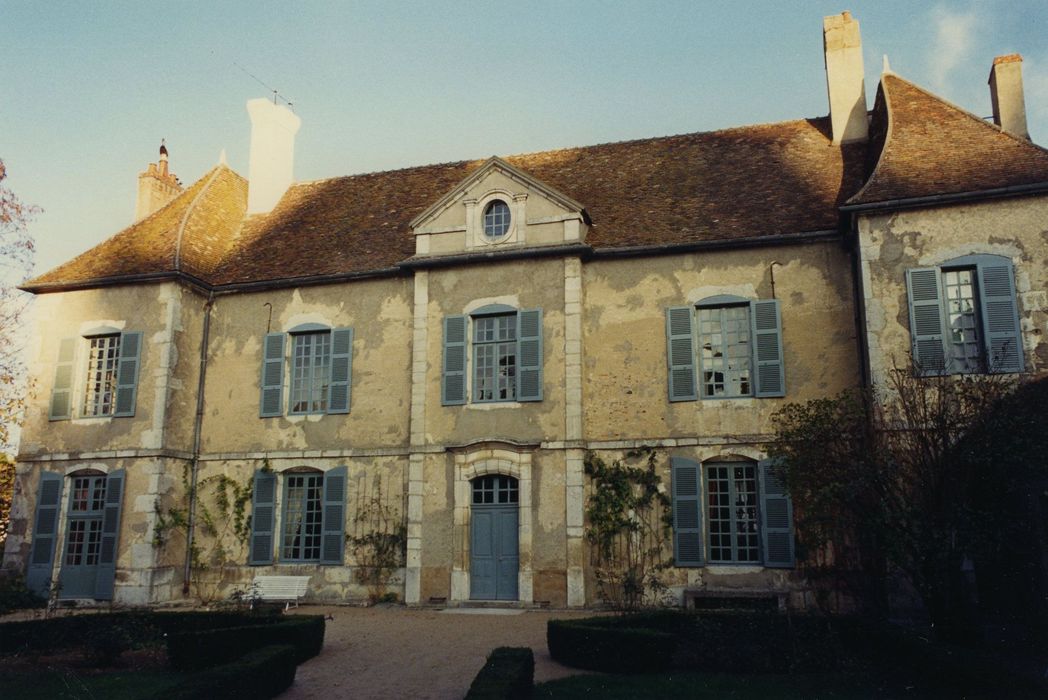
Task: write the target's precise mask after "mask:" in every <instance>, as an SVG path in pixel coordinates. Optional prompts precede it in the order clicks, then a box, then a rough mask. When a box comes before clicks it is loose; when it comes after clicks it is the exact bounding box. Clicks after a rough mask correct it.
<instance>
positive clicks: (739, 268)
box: [582, 242, 859, 442]
mask: <svg viewBox="0 0 1048 700" xmlns="http://www.w3.org/2000/svg"><path fill="white" fill-rule="evenodd" d="M773 264H774V277H775V298H777V299H779V300H780V302H781V304H780V306H781V316H782V336H783V354H784V359H785V376H786V396H785V398H781V399H778V398H773V399H769V398H761V399H756V398H739V399H707V400H703V399H699V400H697V401H682V402H675V403H671V402H670V401H669V400H668V387H667V364H666V362H667V360H666V317H665V312H666V308H667V307H670V306H683V305H687V304H694V303H695V302H697V301H699V300H701V299H703V298H705V297H709V296H714V295H719V294H734V295H737V296H740V297H746V298H751V299H771V298H772V289H771V274H772V273H771V269H772V265H773ZM582 274H583V295H584V302H583V315H582V319H583V320H582V332H583V358H584V359H583V377H584V381H583V386H584V404H583V405H584V414H585V428H584V432H585V437H586V439H587V440H590V441H598V442H600V441H608V440H612V441H617V440H645V439H653V438H658V439H661V438H682V437H694V436H702V437H703V438H704V439H709V440H713V441H719V440H726V439H728V438H729V437H730V438H731V439H734V440H739V439H741V440H745V439H746V437H747V436H751V437H752V436H755V435H763V434H766V433H767V432H768V431H769V429H770V423H769V418H770V416H771V414H772V413H774V412H775V411H776V410H778V409H779V408H781V407H782V406H783V405H784V404H785V403H786V402H793V401H806V400H808V399H813V398H819V397H825V396H831V395H833V394H835V393H837V392H839V391H840V390H842V389H844V388H845V387H849V386H855V385H857V383H858V381H859V374H858V372H859V370H858V361H857V353H858V345H857V342H856V338H855V335H856V326H855V321H854V312H853V304H852V302H851V299H852V291H851V270H850V262H849V259H848V256H847V254H846V252H845V251H844V250H842V249H841V247H840V245H839V244H838V243H835V242H827V243H820V244H808V245H795V246H789V247H780V248H757V249H746V250H730V251H718V252H709V253H702V254H689V255H673V256H669V255H667V256H663V257H655V258H648V259H644V260H636V259H626V260H616V261H600V262H591V263H588V264H586V265H584V266H583V268H582Z"/></svg>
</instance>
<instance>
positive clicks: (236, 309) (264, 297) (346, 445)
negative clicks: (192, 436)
mask: <svg viewBox="0 0 1048 700" xmlns="http://www.w3.org/2000/svg"><path fill="white" fill-rule="evenodd" d="M269 306H272V318H270V309H269ZM212 313H213V316H212V321H211V341H210V343H209V347H210V351H209V356H208V379H207V388H206V391H205V418H204V424H203V444H202V450H203V452H204V453H210V454H214V453H219V454H224V453H243V452H262V451H266V452H287V451H302V450H312V451H317V453H318V455H319V451H320V450H349V449H387V448H403V447H404V446H406V444H407V441H408V418H409V406H410V397H411V372H410V360H411V320H412V317H411V313H412V308H411V281H410V279H406V278H395V279H383V280H372V281H361V282H357V283H354V284H352V285H327V286H316V287H302V288H298V289H291V290H274V291H270V292H259V293H250V294H237V295H230V296H221V297H218V298H217V299H216V301H215V306H214V310H213V312H212ZM308 322H313V323H320V324H322V325H325V326H329V327H332V328H340V327H351V328H353V368H352V369H353V376H352V399H351V401H352V403H351V409H350V413H349V414H348V415H308V416H289V415H288V414H287V404H288V398H287V397H288V391H289V387H290V382H291V375H290V369H289V365H287V364H286V365H285V372H284V401H283V405H284V415H283V416H282V417H279V418H260V417H259V398H260V395H259V391H260V389H259V378H260V371H261V363H262V342H263V339H264V337H265V335H266V332H267V330H269V329H272V331H274V332H277V331H281V330H283V331H287V330H290V329H291V328H293V327H295V326H296V325H299V324H301V323H308ZM290 352H291V342H290V341H288V342H287V343H286V347H285V355H286V356H288V357H289V356H290Z"/></svg>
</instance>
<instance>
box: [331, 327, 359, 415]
mask: <svg viewBox="0 0 1048 700" xmlns="http://www.w3.org/2000/svg"><path fill="white" fill-rule="evenodd" d="M352 384H353V329H352V328H336V329H335V330H333V331H331V378H330V381H329V382H328V402H327V412H328V413H349V406H350V396H351V391H352Z"/></svg>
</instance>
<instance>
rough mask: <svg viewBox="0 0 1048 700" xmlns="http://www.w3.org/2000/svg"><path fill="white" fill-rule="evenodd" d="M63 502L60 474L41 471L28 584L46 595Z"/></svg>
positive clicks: (40, 593) (27, 575)
mask: <svg viewBox="0 0 1048 700" xmlns="http://www.w3.org/2000/svg"><path fill="white" fill-rule="evenodd" d="M61 503H62V477H61V475H59V474H54V473H52V472H40V487H39V491H37V494H36V518H35V519H34V521H33V522H34V525H33V546H32V548H31V549H30V553H29V568H28V570H27V572H26V577H25V583H26V587H27V588H28V589H29V590H31V591H33V592H34V593H36V594H37V595H41V596H44V597H45V598H46V597H47V596H48V593H49V592H50V591H49V590H48V588H49V586H50V582H51V571H52V569H53V568H54V562H55V540H56V539H57V538H58V516H59V511H60V510H61Z"/></svg>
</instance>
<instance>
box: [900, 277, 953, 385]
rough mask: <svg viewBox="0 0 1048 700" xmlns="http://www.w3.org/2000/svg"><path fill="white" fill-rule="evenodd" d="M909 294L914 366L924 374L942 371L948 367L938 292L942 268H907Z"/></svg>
mask: <svg viewBox="0 0 1048 700" xmlns="http://www.w3.org/2000/svg"><path fill="white" fill-rule="evenodd" d="M906 295H907V298H908V300H909V303H910V342H911V344H912V349H911V352H912V354H913V363H914V365H915V369H916V370H917V371H918V372H919V373H921V374H941V373H942V372H943V371H944V370H945V369H946V349H945V348H946V346H945V327H946V324H945V323H944V322H943V313H942V311H943V310H942V295H941V293H940V291H939V268H937V267H917V268H913V269H912V270H907V271H906Z"/></svg>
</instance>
